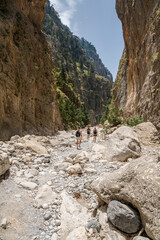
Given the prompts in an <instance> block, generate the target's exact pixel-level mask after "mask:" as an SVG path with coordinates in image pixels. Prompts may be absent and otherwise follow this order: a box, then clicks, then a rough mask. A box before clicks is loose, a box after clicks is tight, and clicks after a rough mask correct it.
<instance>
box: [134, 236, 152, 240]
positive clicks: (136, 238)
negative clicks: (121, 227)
mask: <svg viewBox="0 0 160 240" xmlns="http://www.w3.org/2000/svg"><path fill="white" fill-rule="evenodd" d="M133 240H150V239H149V238H146V237H141V236H137V237H134V238H133Z"/></svg>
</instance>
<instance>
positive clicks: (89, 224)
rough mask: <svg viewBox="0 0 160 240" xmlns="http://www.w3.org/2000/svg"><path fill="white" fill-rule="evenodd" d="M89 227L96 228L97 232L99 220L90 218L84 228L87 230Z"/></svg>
mask: <svg viewBox="0 0 160 240" xmlns="http://www.w3.org/2000/svg"><path fill="white" fill-rule="evenodd" d="M91 228H92V229H96V230H97V232H99V231H100V224H99V222H98V221H97V220H96V219H93V220H91V221H90V222H89V223H88V224H87V226H86V230H87V231H89V230H90V229H91Z"/></svg>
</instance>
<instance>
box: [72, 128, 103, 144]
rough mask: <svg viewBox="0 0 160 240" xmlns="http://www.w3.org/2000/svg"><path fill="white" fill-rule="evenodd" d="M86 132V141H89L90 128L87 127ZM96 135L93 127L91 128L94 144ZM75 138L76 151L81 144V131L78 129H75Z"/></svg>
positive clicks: (95, 129) (96, 132)
mask: <svg viewBox="0 0 160 240" xmlns="http://www.w3.org/2000/svg"><path fill="white" fill-rule="evenodd" d="M86 130H87V139H89V138H90V135H91V127H90V126H88V127H87V129H86ZM97 135H98V131H97V128H96V127H94V128H93V141H94V142H96V138H97ZM76 138H77V149H78V148H79V147H80V146H81V142H82V131H81V129H80V127H78V128H77V131H76Z"/></svg>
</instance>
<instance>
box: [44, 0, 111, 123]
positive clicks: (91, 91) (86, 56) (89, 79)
mask: <svg viewBox="0 0 160 240" xmlns="http://www.w3.org/2000/svg"><path fill="white" fill-rule="evenodd" d="M45 10H46V16H45V20H44V23H43V31H44V33H45V34H46V37H47V40H48V41H49V42H50V45H51V48H52V56H53V59H54V62H55V67H56V69H55V76H56V78H57V80H58V81H57V85H58V94H59V98H60V101H59V103H60V109H61V113H62V116H64V118H65V119H64V120H65V123H67V124H80V125H81V122H83V123H84V124H87V122H86V121H85V119H86V117H85V116H86V113H85V112H87V113H88V115H89V118H90V122H91V123H92V124H96V123H98V122H99V121H100V118H101V116H102V115H103V112H104V110H105V105H106V104H107V103H108V100H109V99H110V98H111V88H112V75H111V73H110V72H109V70H108V69H107V68H106V67H105V66H104V65H103V63H102V61H101V59H100V58H99V56H98V54H97V52H96V49H95V47H94V46H93V45H91V44H90V43H88V42H87V41H86V40H84V39H82V40H80V39H79V38H78V37H77V36H74V35H73V33H71V31H70V30H69V28H68V27H67V26H64V25H63V24H62V22H61V20H60V18H59V16H58V14H57V12H56V11H55V9H54V8H53V6H51V4H50V1H49V0H47V4H46V9H45ZM62 76H63V77H62ZM67 102H68V104H67ZM64 106H66V109H67V111H66V109H65V107H64ZM70 106H72V108H71V107H70ZM73 106H76V109H80V111H79V113H78V114H77V113H76V111H75V110H74V109H75V107H73ZM68 108H69V109H70V108H71V109H72V111H71V112H72V113H73V112H74V111H75V113H76V114H75V115H71V116H68V117H67V118H66V116H67V115H68V112H69V109H68ZM81 109H82V110H81ZM83 109H85V112H83ZM86 110H87V111H86ZM64 112H65V114H63V113H64ZM82 115H85V116H84V117H83V119H82V120H83V121H79V120H80V119H81V116H82ZM77 116H78V119H77ZM84 118H85V119H84ZM82 125H83V124H82Z"/></svg>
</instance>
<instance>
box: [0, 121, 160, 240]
mask: <svg viewBox="0 0 160 240" xmlns="http://www.w3.org/2000/svg"><path fill="white" fill-rule="evenodd" d="M113 131H114V132H113V133H110V134H107V135H106V134H105V133H104V131H103V129H102V127H99V128H98V132H99V135H98V139H97V142H96V143H95V142H93V141H92V137H91V138H90V139H89V140H87V138H86V134H85V130H83V142H82V145H81V150H77V148H76V144H75V131H68V132H65V131H60V132H59V133H58V134H57V135H56V136H46V137H45V136H39V137H38V136H34V135H26V136H24V137H19V136H18V135H15V136H13V137H12V138H11V139H10V141H6V142H2V141H1V142H0V153H1V155H0V156H1V157H0V173H1V175H2V176H1V182H0V192H1V194H0V202H1V204H0V238H1V239H2V240H18V239H23V240H33V239H34V240H35V239H38V240H65V239H67V240H87V239H88V240H90V239H92V240H98V239H105V240H110V239H111V240H114V239H116V240H118V239H120V240H131V239H134V240H149V239H150V240H151V239H152V240H159V239H160V230H159V229H160V222H159V216H160V205H159V193H160V181H159V180H160V175H159V170H160V164H159V163H160V161H159V158H160V155H159V154H160V148H159V138H158V137H157V134H158V133H157V130H156V128H155V127H154V126H153V125H152V124H151V123H149V122H148V123H142V124H139V125H137V126H136V127H132V128H130V127H127V126H121V127H118V128H117V129H113ZM4 173H5V175H4Z"/></svg>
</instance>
